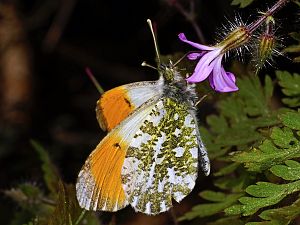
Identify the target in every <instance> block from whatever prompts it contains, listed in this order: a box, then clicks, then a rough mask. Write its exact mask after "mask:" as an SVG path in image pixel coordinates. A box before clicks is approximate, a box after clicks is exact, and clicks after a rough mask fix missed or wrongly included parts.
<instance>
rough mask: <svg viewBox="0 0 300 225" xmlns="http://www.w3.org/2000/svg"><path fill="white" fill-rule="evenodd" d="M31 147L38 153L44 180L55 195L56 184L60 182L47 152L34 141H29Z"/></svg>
mask: <svg viewBox="0 0 300 225" xmlns="http://www.w3.org/2000/svg"><path fill="white" fill-rule="evenodd" d="M30 143H31V145H32V146H33V147H34V149H35V151H36V152H37V153H38V155H39V157H40V160H41V161H42V171H43V173H44V180H45V183H46V185H47V187H48V189H49V190H50V191H51V193H52V194H55V195H56V194H57V185H58V184H57V182H58V180H60V176H59V173H58V170H57V169H56V167H55V165H54V164H53V163H52V162H51V160H50V157H49V155H48V153H47V151H46V150H45V149H44V148H43V147H42V146H41V145H40V144H39V143H38V142H36V141H33V140H31V141H30Z"/></svg>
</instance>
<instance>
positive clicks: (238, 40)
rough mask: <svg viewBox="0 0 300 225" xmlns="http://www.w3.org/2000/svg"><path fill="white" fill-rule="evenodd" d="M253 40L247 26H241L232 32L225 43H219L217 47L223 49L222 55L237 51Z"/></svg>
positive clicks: (225, 39)
mask: <svg viewBox="0 0 300 225" xmlns="http://www.w3.org/2000/svg"><path fill="white" fill-rule="evenodd" d="M250 38H251V33H250V32H249V29H248V28H247V27H246V26H239V27H237V28H236V29H234V30H233V31H231V32H230V33H229V34H228V35H227V36H226V37H225V38H224V40H223V41H221V42H220V43H218V44H217V45H216V47H221V48H222V53H225V52H227V51H230V50H232V49H236V48H239V47H241V46H242V45H244V44H246V43H247V42H248V41H249V39H250Z"/></svg>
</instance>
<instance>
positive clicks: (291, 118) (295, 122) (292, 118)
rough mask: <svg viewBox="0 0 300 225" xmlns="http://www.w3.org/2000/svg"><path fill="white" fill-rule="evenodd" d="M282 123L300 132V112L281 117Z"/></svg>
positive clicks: (285, 114)
mask: <svg viewBox="0 0 300 225" xmlns="http://www.w3.org/2000/svg"><path fill="white" fill-rule="evenodd" d="M280 118H281V120H282V123H283V124H284V125H285V126H287V127H289V128H291V129H294V130H300V112H287V113H284V114H282V115H281V116H280Z"/></svg>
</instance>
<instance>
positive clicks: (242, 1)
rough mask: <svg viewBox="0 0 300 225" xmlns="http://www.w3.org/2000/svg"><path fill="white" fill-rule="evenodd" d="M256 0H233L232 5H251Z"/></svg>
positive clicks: (242, 6) (243, 6)
mask: <svg viewBox="0 0 300 225" xmlns="http://www.w3.org/2000/svg"><path fill="white" fill-rule="evenodd" d="M252 2H254V0H232V2H231V4H232V5H238V6H239V7H241V8H245V7H247V6H249V5H250V4H251V3H252Z"/></svg>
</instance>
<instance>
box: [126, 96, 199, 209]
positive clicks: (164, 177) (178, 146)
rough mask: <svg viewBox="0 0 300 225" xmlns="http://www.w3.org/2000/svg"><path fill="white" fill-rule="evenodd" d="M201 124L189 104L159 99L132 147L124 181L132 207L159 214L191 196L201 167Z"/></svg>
mask: <svg viewBox="0 0 300 225" xmlns="http://www.w3.org/2000/svg"><path fill="white" fill-rule="evenodd" d="M196 128H197V125H196V121H195V119H194V116H193V115H191V114H190V112H189V111H188V108H187V106H185V105H183V104H178V103H177V102H175V101H174V100H172V99H170V98H163V99H161V100H159V101H158V102H157V104H156V105H155V107H154V108H153V110H152V111H151V113H150V114H149V115H148V117H147V118H146V120H145V122H144V123H143V125H142V126H141V127H140V129H139V130H138V132H137V133H136V134H135V136H134V138H133V139H132V141H131V144H130V146H129V148H128V151H127V154H126V158H125V161H124V164H123V167H122V184H123V188H124V191H125V195H126V198H127V200H128V201H129V203H130V204H131V206H132V207H133V208H134V209H135V210H136V211H139V212H143V213H146V214H152V215H155V214H158V213H160V212H164V211H167V210H168V209H169V208H170V207H171V206H172V198H174V199H175V200H176V201H177V202H179V201H181V200H182V199H183V198H184V197H185V196H186V195H188V194H189V193H190V192H191V191H192V189H193V188H194V186H195V181H196V178H197V170H198V139H197V131H196Z"/></svg>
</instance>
